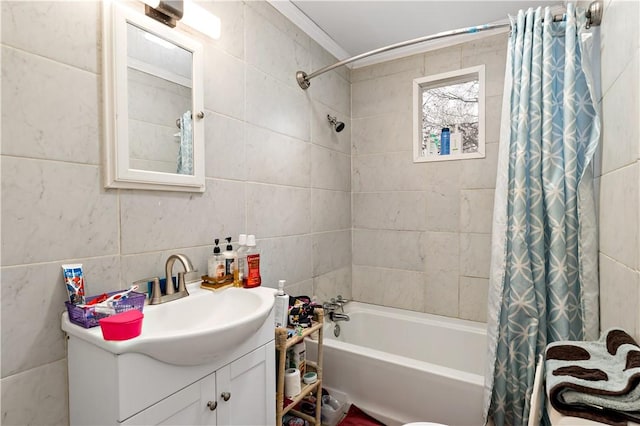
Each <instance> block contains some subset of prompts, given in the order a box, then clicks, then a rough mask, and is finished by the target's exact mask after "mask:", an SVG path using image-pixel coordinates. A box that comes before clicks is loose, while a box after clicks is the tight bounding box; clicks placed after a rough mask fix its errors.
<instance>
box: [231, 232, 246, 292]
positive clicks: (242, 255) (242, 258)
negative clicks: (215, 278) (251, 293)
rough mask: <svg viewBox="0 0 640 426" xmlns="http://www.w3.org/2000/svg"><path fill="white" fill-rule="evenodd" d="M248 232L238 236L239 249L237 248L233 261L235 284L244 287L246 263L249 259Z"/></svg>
mask: <svg viewBox="0 0 640 426" xmlns="http://www.w3.org/2000/svg"><path fill="white" fill-rule="evenodd" d="M246 251H247V234H240V236H239V237H238V250H236V259H235V261H234V262H233V286H234V287H242V278H243V277H244V264H245V262H246V260H247V255H246Z"/></svg>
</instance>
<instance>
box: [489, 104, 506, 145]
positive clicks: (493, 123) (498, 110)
mask: <svg viewBox="0 0 640 426" xmlns="http://www.w3.org/2000/svg"><path fill="white" fill-rule="evenodd" d="M502 101H503V98H502V94H500V95H496V96H487V97H485V100H484V143H485V148H486V145H488V144H494V143H498V142H500V124H501V122H502ZM507 119H508V117H507Z"/></svg>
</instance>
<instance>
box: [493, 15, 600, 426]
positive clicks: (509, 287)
mask: <svg viewBox="0 0 640 426" xmlns="http://www.w3.org/2000/svg"><path fill="white" fill-rule="evenodd" d="M585 22H586V19H585V16H584V11H582V10H580V9H578V10H577V11H576V10H575V8H574V6H573V4H568V5H567V13H566V20H565V21H564V22H553V15H552V11H551V10H550V8H544V9H543V8H538V9H535V10H534V9H529V10H528V11H526V12H525V11H520V12H519V14H518V16H517V18H512V31H511V35H510V39H509V51H508V56H507V70H506V74H505V92H504V93H505V95H504V105H503V122H502V128H501V136H500V149H499V159H498V179H497V181H496V196H495V197H496V198H495V205H494V222H493V231H492V232H493V235H492V257H491V273H490V281H489V285H490V288H489V307H488V308H489V309H488V312H489V318H488V334H489V361H488V364H487V375H486V378H485V416H487V415H489V416H491V417H492V418H493V420H494V422H495V424H496V425H497V426H501V425H526V424H527V421H528V418H529V408H530V407H529V403H530V397H531V391H532V388H533V380H534V375H535V366H536V360H537V356H538V355H539V354H541V353H543V352H544V349H545V347H546V345H547V344H548V343H550V342H553V341H557V340H583V339H595V338H597V336H598V329H599V321H598V315H599V314H598V278H597V277H598V272H597V228H596V220H595V202H594V194H593V172H592V164H591V160H592V158H593V154H594V152H595V149H596V146H597V144H598V140H599V136H600V121H599V120H600V119H599V113H598V111H597V106H596V107H594V104H596V103H597V99H598V98H597V94H596V88H595V87H594V84H593V83H594V82H593V77H592V71H593V70H592V65H591V64H590V63H589V62H590V61H591V57H590V44H592V34H591V31H588V30H585Z"/></svg>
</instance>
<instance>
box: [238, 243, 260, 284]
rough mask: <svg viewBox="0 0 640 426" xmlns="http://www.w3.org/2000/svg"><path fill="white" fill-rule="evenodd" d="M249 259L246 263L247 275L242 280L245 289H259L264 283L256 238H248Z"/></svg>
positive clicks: (247, 253)
mask: <svg viewBox="0 0 640 426" xmlns="http://www.w3.org/2000/svg"><path fill="white" fill-rule="evenodd" d="M246 255H247V259H246V261H245V263H244V270H245V275H244V277H243V278H242V286H243V287H244V288H253V287H258V286H259V285H260V284H261V283H262V279H261V278H260V251H259V250H258V248H257V247H256V236H255V235H249V236H248V237H247V252H246Z"/></svg>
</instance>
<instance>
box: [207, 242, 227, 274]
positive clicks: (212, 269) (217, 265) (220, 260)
mask: <svg viewBox="0 0 640 426" xmlns="http://www.w3.org/2000/svg"><path fill="white" fill-rule="evenodd" d="M213 242H214V243H216V246H215V247H214V248H213V254H212V255H211V256H209V261H208V262H207V275H209V278H211V279H213V280H214V281H219V280H222V279H223V278H224V257H223V256H222V254H220V247H218V243H220V240H219V239H218V238H216V239H215V240H213Z"/></svg>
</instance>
